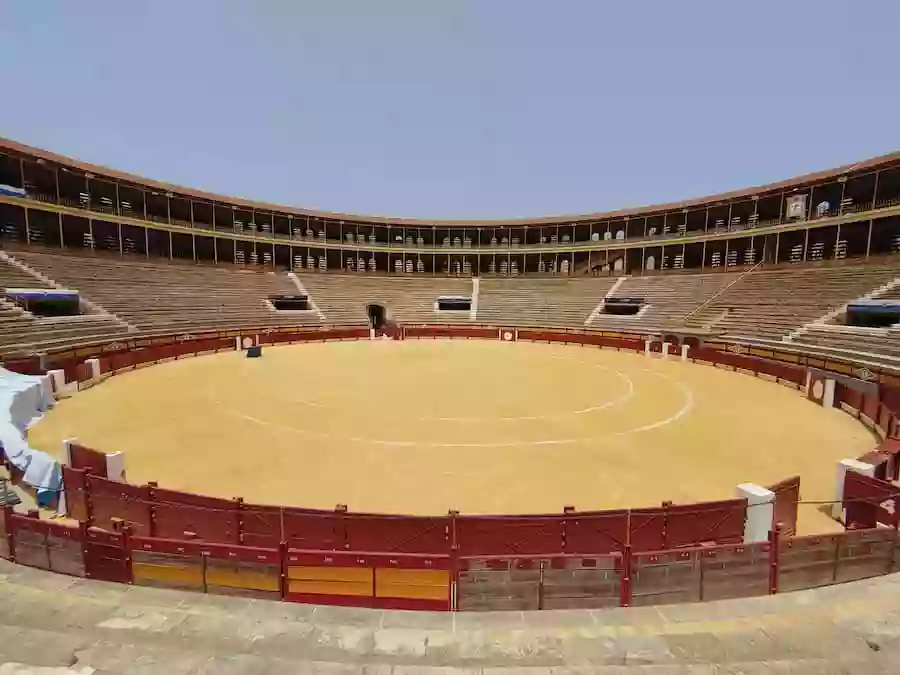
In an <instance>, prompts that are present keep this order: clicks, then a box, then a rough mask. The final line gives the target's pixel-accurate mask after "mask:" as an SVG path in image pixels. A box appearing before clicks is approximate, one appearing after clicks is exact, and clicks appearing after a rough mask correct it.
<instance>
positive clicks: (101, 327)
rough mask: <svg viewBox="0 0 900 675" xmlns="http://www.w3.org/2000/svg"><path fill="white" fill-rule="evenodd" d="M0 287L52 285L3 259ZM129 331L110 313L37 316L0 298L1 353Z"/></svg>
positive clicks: (62, 344)
mask: <svg viewBox="0 0 900 675" xmlns="http://www.w3.org/2000/svg"><path fill="white" fill-rule="evenodd" d="M0 286H2V287H3V289H4V290H5V289H7V288H49V287H50V285H49V284H48V283H46V282H44V281H42V280H41V279H39V278H38V277H36V276H34V275H33V274H29V273H28V272H27V271H25V270H23V269H21V268H19V267H17V266H16V265H14V264H13V263H12V262H10V261H8V260H4V259H0ZM125 333H126V329H125V327H124V326H123V325H122V324H121V323H120V322H118V321H116V320H115V318H114V317H111V316H109V315H107V314H81V315H78V316H60V317H37V316H34V315H32V314H31V313H30V312H26V311H25V310H23V309H22V308H20V307H18V306H17V305H16V304H15V303H14V302H12V301H10V300H7V299H5V298H0V354H3V355H7V354H12V353H17V352H24V353H28V352H39V351H43V350H47V349H52V348H55V347H64V346H68V345H71V344H78V343H80V342H86V341H91V340H99V339H104V338H107V337H115V336H118V335H123V334H125Z"/></svg>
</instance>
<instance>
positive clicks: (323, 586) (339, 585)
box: [288, 579, 372, 596]
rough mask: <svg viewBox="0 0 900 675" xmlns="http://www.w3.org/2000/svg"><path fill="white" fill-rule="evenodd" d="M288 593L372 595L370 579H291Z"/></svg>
mask: <svg viewBox="0 0 900 675" xmlns="http://www.w3.org/2000/svg"><path fill="white" fill-rule="evenodd" d="M288 592H289V593H315V594H316V595H366V596H368V595H372V580H371V579H369V581H320V580H302V579H291V580H289V581H288Z"/></svg>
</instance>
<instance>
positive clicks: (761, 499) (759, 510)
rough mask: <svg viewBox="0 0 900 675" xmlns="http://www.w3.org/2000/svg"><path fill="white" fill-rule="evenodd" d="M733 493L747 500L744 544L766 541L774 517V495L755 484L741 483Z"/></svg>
mask: <svg viewBox="0 0 900 675" xmlns="http://www.w3.org/2000/svg"><path fill="white" fill-rule="evenodd" d="M735 492H736V494H737V496H738V497H741V498H743V499H746V500H747V520H746V522H745V523H744V543H745V544H752V543H754V542H758V541H768V540H769V530H771V529H772V521H773V520H774V517H775V493H774V492H772V491H771V490H768V489H766V488H764V487H762V486H761V485H756V484H755V483H741V484H740V485H738V486H737V487H736V488H735Z"/></svg>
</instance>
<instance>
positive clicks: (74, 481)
mask: <svg viewBox="0 0 900 675" xmlns="http://www.w3.org/2000/svg"><path fill="white" fill-rule="evenodd" d="M104 461H105V458H104ZM62 476H63V488H64V489H65V495H66V515H67V516H68V517H69V518H74V519H75V520H77V521H78V522H88V521H89V520H90V511H89V510H88V492H87V489H88V488H87V474H85V472H84V471H82V470H81V469H73V468H72V467H69V466H63V467H62Z"/></svg>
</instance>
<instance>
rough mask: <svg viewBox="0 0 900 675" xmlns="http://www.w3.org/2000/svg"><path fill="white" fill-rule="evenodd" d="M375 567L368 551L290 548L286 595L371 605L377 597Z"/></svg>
mask: <svg viewBox="0 0 900 675" xmlns="http://www.w3.org/2000/svg"><path fill="white" fill-rule="evenodd" d="M374 570H375V565H374V561H372V560H370V559H369V557H368V556H367V555H366V554H365V553H346V552H340V551H333V552H323V551H305V550H301V549H293V548H291V549H288V551H287V555H286V561H285V563H284V574H285V587H284V599H285V600H290V601H292V602H309V603H313V604H318V605H347V606H357V607H369V606H371V605H372V604H373V601H374V598H375V571H374Z"/></svg>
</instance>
